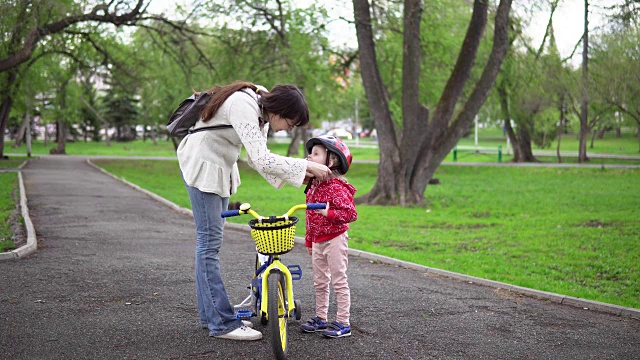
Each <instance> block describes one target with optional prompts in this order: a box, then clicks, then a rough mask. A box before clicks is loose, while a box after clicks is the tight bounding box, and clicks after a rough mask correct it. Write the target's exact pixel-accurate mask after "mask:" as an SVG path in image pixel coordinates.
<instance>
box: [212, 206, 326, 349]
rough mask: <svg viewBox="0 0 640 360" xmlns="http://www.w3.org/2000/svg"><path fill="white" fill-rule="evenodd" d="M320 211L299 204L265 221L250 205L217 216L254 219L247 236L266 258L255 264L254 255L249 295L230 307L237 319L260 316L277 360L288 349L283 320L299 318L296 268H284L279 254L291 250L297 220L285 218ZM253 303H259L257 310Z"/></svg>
mask: <svg viewBox="0 0 640 360" xmlns="http://www.w3.org/2000/svg"><path fill="white" fill-rule="evenodd" d="M324 208H326V204H300V205H295V206H293V207H291V209H289V211H287V212H286V213H285V214H284V215H282V216H270V217H268V218H265V217H262V216H260V214H258V213H257V212H255V211H253V210H252V209H251V205H250V204H247V203H245V204H242V205H240V209H238V210H230V211H223V212H222V214H221V216H222V217H223V218H224V217H229V216H238V215H242V214H250V215H251V216H253V217H254V218H255V219H257V220H258V221H256V220H251V221H250V222H249V225H250V226H251V229H252V230H251V237H252V238H253V239H254V241H256V250H259V252H258V253H259V254H260V253H261V252H260V251H263V253H262V254H263V255H268V259H267V261H266V262H265V263H262V264H260V265H258V260H259V256H257V258H256V269H255V273H254V275H253V279H252V280H251V286H250V293H249V296H248V297H247V298H246V299H244V300H243V301H242V303H240V304H238V305H236V306H234V309H235V310H236V316H237V317H238V318H244V317H249V318H250V317H252V316H255V315H260V322H261V323H262V325H267V324H268V325H269V329H270V330H269V331H270V332H271V345H272V347H273V351H274V354H275V355H276V358H278V359H285V358H286V354H287V350H288V345H287V343H288V340H287V339H288V337H287V320H288V319H289V318H290V317H292V315H294V314H295V318H296V319H297V320H300V317H301V313H300V305H299V303H298V301H297V300H294V296H293V280H294V277H293V274H296V275H298V277H297V278H295V280H299V279H300V278H301V277H302V271H301V269H300V265H285V264H283V263H282V262H281V261H280V254H284V253H287V252H289V251H291V250H292V249H293V246H294V236H295V225H296V223H297V222H298V219H297V218H292V219H289V216H291V215H292V214H293V213H294V212H296V211H298V210H303V209H309V210H314V209H324ZM296 267H297V269H296ZM291 269H293V274H292V272H291ZM272 275H274V276H272ZM258 283H259V284H258ZM258 286H259V287H260V288H259V289H258ZM257 301H260V309H258V303H257ZM270 303H271V304H270ZM246 308H250V309H251V310H246ZM258 313H259V314H258Z"/></svg>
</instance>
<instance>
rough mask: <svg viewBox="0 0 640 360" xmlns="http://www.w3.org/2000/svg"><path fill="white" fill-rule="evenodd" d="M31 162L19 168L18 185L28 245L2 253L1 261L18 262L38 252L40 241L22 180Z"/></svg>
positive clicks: (24, 163) (0, 254)
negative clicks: (23, 171)
mask: <svg viewBox="0 0 640 360" xmlns="http://www.w3.org/2000/svg"><path fill="white" fill-rule="evenodd" d="M28 162H29V160H25V161H24V162H23V163H22V164H20V166H18V170H17V173H18V183H19V187H20V211H21V213H22V218H23V219H24V226H25V228H26V231H27V244H26V245H23V246H20V247H19V248H17V249H14V250H11V251H8V252H3V253H0V261H2V260H18V259H21V258H23V257H25V256H28V255H30V254H32V253H33V252H35V251H36V250H38V240H37V238H36V230H35V228H34V226H33V223H32V222H31V217H30V216H29V208H28V207H27V192H26V190H25V187H24V180H23V178H22V168H23V167H24V166H25V165H26V164H27V163H28Z"/></svg>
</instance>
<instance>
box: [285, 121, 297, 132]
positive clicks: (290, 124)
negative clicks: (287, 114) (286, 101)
mask: <svg viewBox="0 0 640 360" xmlns="http://www.w3.org/2000/svg"><path fill="white" fill-rule="evenodd" d="M284 121H286V122H287V125H289V128H288V130H289V131H293V128H295V127H296V126H297V125H298V123H297V122H296V121H295V120H290V119H284ZM291 122H293V124H292V123H291Z"/></svg>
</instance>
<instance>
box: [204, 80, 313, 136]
mask: <svg viewBox="0 0 640 360" xmlns="http://www.w3.org/2000/svg"><path fill="white" fill-rule="evenodd" d="M245 88H249V89H251V90H253V91H255V92H256V93H258V95H259V96H260V97H261V99H260V104H261V109H262V111H264V112H266V113H270V114H274V115H280V116H281V117H283V118H285V119H291V120H294V121H295V126H305V125H307V124H308V123H309V106H308V105H307V101H306V100H305V98H304V95H303V94H302V91H300V89H298V88H297V87H296V86H295V85H276V86H274V87H273V89H271V91H270V92H260V91H259V90H258V88H257V87H256V86H255V85H254V84H252V83H250V82H247V81H236V82H234V83H231V84H229V85H225V86H220V85H216V86H214V87H213V88H211V89H209V90H207V92H208V93H209V94H211V100H209V102H208V103H207V105H205V107H204V108H203V109H202V112H201V114H200V115H201V116H202V118H203V119H205V120H204V121H208V120H209V119H211V118H212V117H213V116H214V115H215V114H216V112H217V111H218V109H219V108H220V106H222V104H223V103H224V102H225V101H226V100H227V98H228V97H229V96H231V94H233V93H235V92H236V91H238V90H242V89H245ZM261 115H262V114H261Z"/></svg>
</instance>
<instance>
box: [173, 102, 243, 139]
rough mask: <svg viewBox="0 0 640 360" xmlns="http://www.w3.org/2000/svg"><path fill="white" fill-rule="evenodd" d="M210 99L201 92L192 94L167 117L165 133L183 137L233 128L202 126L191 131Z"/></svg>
mask: <svg viewBox="0 0 640 360" xmlns="http://www.w3.org/2000/svg"><path fill="white" fill-rule="evenodd" d="M209 99H211V94H209V93H207V92H202V93H200V94H199V95H196V94H193V95H191V96H189V97H188V98H186V99H185V100H184V101H182V102H181V103H180V105H179V106H178V108H177V109H176V111H174V112H173V114H171V116H169V122H168V123H167V131H169V134H171V135H172V136H176V137H185V136H186V135H187V134H193V133H195V132H198V131H205V130H215V129H227V128H230V127H233V126H231V125H214V126H204V127H201V128H198V129H192V127H193V126H194V125H195V124H196V122H197V121H198V120H199V119H200V113H201V112H202V109H204V106H205V105H207V102H208V101H209Z"/></svg>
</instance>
